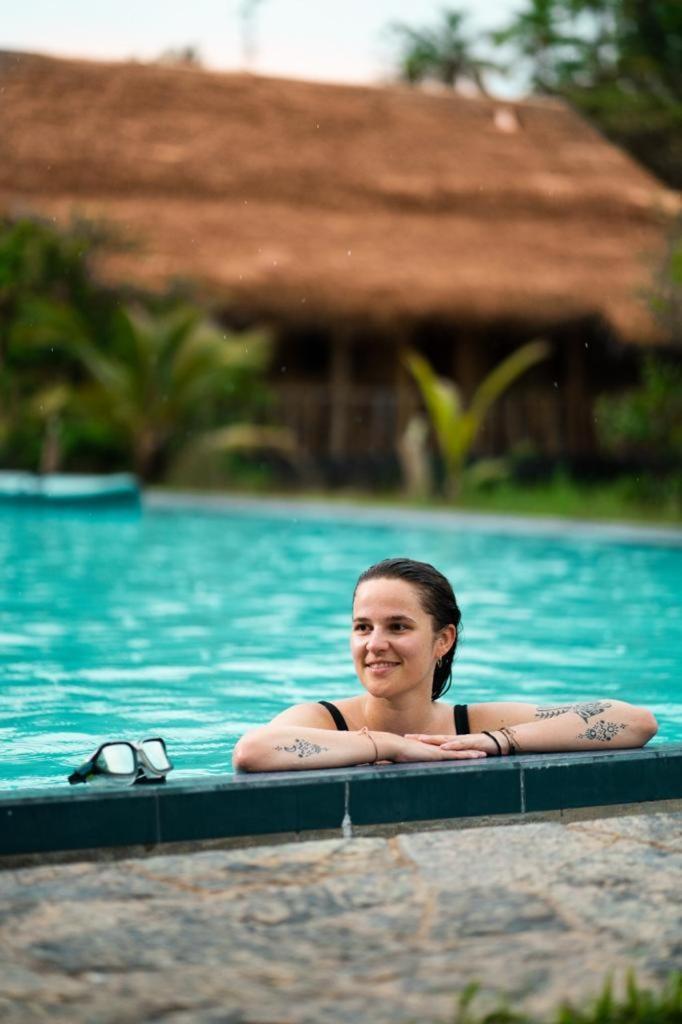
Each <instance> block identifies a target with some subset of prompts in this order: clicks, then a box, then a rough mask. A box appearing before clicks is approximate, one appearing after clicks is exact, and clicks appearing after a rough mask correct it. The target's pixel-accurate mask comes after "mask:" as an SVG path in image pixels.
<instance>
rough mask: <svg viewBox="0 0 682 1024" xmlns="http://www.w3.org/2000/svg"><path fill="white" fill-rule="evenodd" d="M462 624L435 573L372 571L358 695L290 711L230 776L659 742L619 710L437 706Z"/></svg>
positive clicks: (357, 658) (255, 735) (359, 644)
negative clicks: (244, 773) (379, 762)
mask: <svg viewBox="0 0 682 1024" xmlns="http://www.w3.org/2000/svg"><path fill="white" fill-rule="evenodd" d="M460 620H461V615H460V611H459V608H458V606H457V601H456V599H455V595H454V593H453V590H452V587H451V586H450V583H449V581H448V580H447V579H446V577H445V576H443V574H442V573H440V572H438V570H437V569H434V567H433V566H431V565H428V564H427V563H425V562H415V561H412V560H411V559H407V558H391V559H386V560H385V561H383V562H379V563H377V564H376V565H373V566H371V567H370V568H369V569H367V571H366V572H364V573H363V574H362V575H361V576H360V579H359V580H358V582H357V585H356V588H355V594H354V598H353V625H352V633H351V652H352V655H353V662H354V665H355V671H356V673H357V676H358V679H359V680H360V683H361V684H362V687H363V689H364V693H361V694H358V695H356V696H354V697H347V698H345V699H343V700H339V701H337V702H336V703H335V704H330V703H328V702H327V701H319V702H317V703H308V704H298V705H296V706H295V707H292V708H288V709H287V710H286V711H284V712H282V714H280V715H278V716H277V717H276V718H274V719H273V720H272V722H270V723H269V724H268V725H266V726H263V727H261V728H259V729H254V730H253V731H251V732H249V733H247V734H246V735H245V736H243V737H242V738H241V740H240V741H239V743H238V744H237V746H236V748H235V751H234V757H233V760H234V765H235V767H236V768H238V769H241V770H243V771H261V772H262V771H290V770H292V769H299V768H338V767H343V766H348V765H354V764H367V763H376V762H378V761H393V762H404V761H452V760H466V759H472V758H481V757H498V756H507V755H510V754H515V753H534V752H538V753H539V752H548V751H568V750H599V749H606V748H608V749H613V748H616V747H621V748H624V747H642V746H644V744H645V743H647V742H648V741H649V740H650V739H651V737H652V736H654V735H655V734H656V731H657V728H658V727H657V723H656V719H655V718H654V716H653V715H652V714H651V712H650V711H647V710H646V709H645V708H638V707H634V706H633V705H631V704H627V703H626V702H624V701H618V700H591V701H587V702H583V703H568V704H560V705H555V706H550V707H539V706H537V705H535V704H525V703H518V702H507V701H501V702H494V703H492V702H491V703H485V704H471V705H465V704H458V705H455V706H454V708H453V707H452V706H451V705H448V704H444V703H442V702H441V701H440V700H439V698H440V697H441V696H442V694H443V693H444V692H445V691H446V690H447V689H448V688H449V686H450V682H451V673H452V661H453V658H454V654H455V650H456V647H457V640H458V636H459V632H460Z"/></svg>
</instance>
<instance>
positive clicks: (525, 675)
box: [0, 510, 682, 786]
mask: <svg viewBox="0 0 682 1024" xmlns="http://www.w3.org/2000/svg"><path fill="white" fill-rule="evenodd" d="M397 554H409V555H410V556H411V557H414V558H420V559H423V560H425V561H428V562H431V563H433V564H436V565H438V566H439V567H440V568H442V569H443V570H444V571H445V572H446V573H447V574H448V575H449V577H450V578H451V579H452V581H453V584H454V586H455V589H456V591H457V594H458V598H459V601H460V605H461V607H462V611H463V631H462V639H461V644H460V648H459V650H458V655H457V659H456V668H455V678H454V683H453V686H452V689H451V691H450V692H449V694H448V698H447V699H448V700H450V701H452V702H454V701H456V700H463V701H468V702H475V701H482V700H499V699H512V700H514V699H516V700H525V701H534V702H538V703H551V702H557V701H558V702H564V701H567V700H574V699H579V698H583V697H585V698H589V697H594V696H595V695H597V696H610V697H613V698H618V697H621V698H623V699H630V700H633V701H635V702H638V703H642V704H645V705H647V706H650V707H651V708H652V710H654V712H655V714H656V715H657V716H658V717H659V720H660V723H661V733H660V739H661V740H674V739H677V740H680V739H682V693H681V692H680V685H679V679H680V678H681V677H682V672H681V671H680V670H681V668H682V631H681V630H680V618H681V617H682V611H681V606H682V602H680V588H681V585H682V584H681V581H682V552H681V551H680V550H679V549H669V550H667V549H665V548H662V547H645V546H640V547H637V546H633V545H628V546H625V545H618V544H611V543H605V542H595V541H592V540H590V539H589V538H583V537H572V538H565V539H555V538H549V537H541V538H533V537H528V536H519V535H513V536H512V535H510V536H504V535H502V534H499V535H497V534H495V535H493V534H490V533H486V534H483V533H477V532H476V531H475V530H473V529H472V528H470V527H467V528H462V529H458V530H456V531H454V530H452V529H451V528H448V527H446V526H443V527H434V526H430V527H421V526H417V525H404V524H401V525H400V526H399V527H398V526H385V527H384V526H381V524H378V523H373V524H371V525H368V526H366V527H361V526H360V525H358V524H357V523H353V524H349V523H347V522H346V523H344V522H334V521H333V520H332V519H326V520H324V521H319V522H316V521H314V520H302V519H301V520H298V521H297V520H296V517H295V516H292V518H291V520H286V519H274V518H272V517H270V518H268V516H267V514H263V515H262V516H258V515H256V514H254V513H252V512H249V513H247V514H243V515H240V514H236V513H235V514H229V515H224V516H217V515H203V514H201V513H188V512H173V513H170V512H165V513H161V512H157V513H146V514H144V515H142V516H137V515H127V514H124V513H120V514H117V515H113V514H107V515H104V516H101V517H100V516H87V515H86V514H83V513H71V514H68V515H67V514H63V515H55V516H54V517H52V516H49V515H34V514H31V513H30V512H29V511H27V510H24V511H22V513H21V514H16V513H12V512H10V511H8V512H3V513H2V519H1V520H0V564H2V567H3V572H2V574H0V621H1V622H2V633H0V697H1V698H2V700H1V701H0V738H1V739H2V743H1V744H0V776H2V778H3V779H4V783H5V785H9V786H37V785H41V786H42V785H48V784H50V785H62V784H64V779H65V775H66V774H67V773H68V771H69V769H70V768H72V767H73V766H74V765H75V764H78V763H79V762H80V760H82V759H83V757H84V756H85V755H87V754H88V753H90V752H91V750H92V749H94V748H95V747H96V746H97V745H98V744H99V743H100V742H102V740H103V739H107V738H114V737H116V736H119V737H131V738H140V736H142V735H150V734H159V733H160V734H162V735H164V736H165V737H166V738H167V740H168V742H169V745H170V748H171V755H172V757H173V760H174V762H175V764H176V766H177V774H178V775H180V776H186V777H192V776H195V775H198V774H215V773H220V772H225V771H228V770H229V763H230V753H231V749H232V746H233V745H234V743H235V741H236V739H237V738H238V736H239V735H240V734H241V733H242V732H243V731H244V730H245V729H247V728H249V727H252V726H254V725H257V724H260V723H262V722H265V721H267V720H268V719H269V718H271V717H272V716H273V715H275V714H277V713H278V712H279V711H281V710H283V709H284V708H285V707H287V706H288V705H289V704H291V703H296V702H299V701H307V700H317V699H319V698H325V697H326V698H329V699H333V698H335V697H336V698H338V697H340V696H344V695H350V694H352V693H355V692H358V689H357V687H358V684H357V682H356V681H355V679H354V675H353V669H352V665H351V663H350V658H349V652H348V618H349V612H350V598H351V593H352V589H353V586H354V583H355V580H356V578H357V575H358V574H359V573H360V572H361V571H362V570H363V569H364V568H366V567H367V565H369V564H371V563H372V562H376V561H378V560H379V559H381V558H384V557H387V556H390V555H397Z"/></svg>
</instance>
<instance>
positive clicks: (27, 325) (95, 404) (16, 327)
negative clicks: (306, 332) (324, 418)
mask: <svg viewBox="0 0 682 1024" xmlns="http://www.w3.org/2000/svg"><path fill="white" fill-rule="evenodd" d="M105 243H106V237H105V236H103V235H102V234H101V233H100V232H97V231H95V230H93V229H92V228H90V227H88V226H87V225H74V226H72V228H71V229H70V230H68V231H65V232H59V231H56V230H55V229H54V227H53V226H52V225H48V224H45V223H41V222H38V221H32V220H22V221H18V222H16V223H11V222H9V221H6V222H4V223H3V224H0V397H1V398H2V401H3V406H2V410H1V411H0V445H1V446H2V450H3V451H4V458H5V459H6V460H7V461H9V462H10V463H11V464H13V465H19V466H25V467H27V468H33V469H35V468H41V469H42V470H44V471H50V470H55V469H57V468H59V466H60V464H61V463H62V462H66V464H67V465H68V466H72V467H73V466H76V467H77V466H78V465H79V464H80V463H81V462H82V460H83V459H84V458H85V460H86V461H87V460H88V459H90V460H94V463H95V465H94V468H101V467H102V466H106V468H112V465H114V466H116V467H118V466H126V467H128V466H132V468H134V469H135V470H136V472H137V473H139V474H140V475H141V476H142V477H143V478H145V479H150V478H154V477H158V476H160V475H162V474H163V473H165V472H166V471H167V469H168V467H169V466H170V464H171V463H172V462H173V461H174V460H175V459H177V458H178V457H179V456H180V454H181V452H182V449H183V447H185V446H187V445H188V444H189V442H190V441H191V442H192V443H193V444H196V443H197V438H198V437H199V436H201V435H202V434H207V433H208V432H211V431H212V432H214V434H213V439H212V445H213V448H217V447H218V446H219V444H222V446H223V447H224V448H228V447H229V446H230V445H231V444H232V445H233V446H237V447H238V448H239V449H244V448H245V447H248V441H249V438H250V440H251V442H252V443H253V444H255V445H257V446H259V447H262V446H263V445H267V446H275V447H277V446H278V444H279V445H284V446H285V447H286V446H288V445H290V439H289V438H286V439H282V438H278V437H277V436H276V434H275V433H274V432H273V430H272V428H270V430H269V432H268V433H267V434H263V432H262V429H261V433H260V434H257V433H256V432H254V431H255V428H252V427H250V426H249V425H248V424H245V423H242V424H240V432H239V433H238V435H234V436H232V437H230V436H229V435H227V434H225V433H224V432H223V434H222V435H221V436H220V437H218V436H217V435H215V431H216V430H217V429H218V428H222V429H223V431H224V428H226V427H227V426H228V425H232V426H234V427H235V428H236V426H237V424H238V421H239V420H248V421H251V419H252V418H253V417H254V416H260V415H262V414H263V412H264V410H265V406H266V404H267V393H266V392H265V389H264V386H263V384H262V377H263V372H264V370H265V366H266V362H267V359H268V353H269V339H268V337H267V335H266V334H265V333H264V332H262V331H250V332H245V333H240V334H233V333H230V332H227V331H224V330H222V329H221V328H220V327H218V326H217V325H216V324H214V323H212V322H211V321H210V320H209V319H208V318H207V316H206V314H205V313H204V312H203V311H202V310H201V309H199V308H198V307H196V306H191V305H189V304H188V303H187V302H182V301H179V300H178V299H171V298H167V299H159V298H158V297H157V298H152V297H151V296H149V297H146V296H140V295H138V296H137V297H136V298H134V297H133V296H132V295H131V294H130V293H128V294H126V293H125V292H123V291H118V292H115V291H113V290H109V289H105V288H103V287H102V286H101V285H99V284H97V283H96V281H95V279H94V277H93V275H92V273H91V268H90V263H91V260H92V257H93V254H94V252H95V250H96V249H97V248H98V247H99V246H101V245H102V244H105ZM249 430H251V434H249V433H248V431H249Z"/></svg>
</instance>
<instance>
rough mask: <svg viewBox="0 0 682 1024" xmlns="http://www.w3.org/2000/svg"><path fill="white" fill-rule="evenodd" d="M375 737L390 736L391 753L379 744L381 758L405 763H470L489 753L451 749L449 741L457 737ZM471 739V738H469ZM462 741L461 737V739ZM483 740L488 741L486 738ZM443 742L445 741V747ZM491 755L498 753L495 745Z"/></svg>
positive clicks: (478, 750) (476, 748)
mask: <svg viewBox="0 0 682 1024" xmlns="http://www.w3.org/2000/svg"><path fill="white" fill-rule="evenodd" d="M374 735H375V736H382V737H384V736H386V737H388V736H390V739H389V740H388V746H389V751H387V753H386V754H384V751H383V743H381V742H379V750H380V753H381V756H383V757H388V758H389V759H390V760H391V761H395V762H397V763H405V762H407V761H468V760H475V759H476V758H479V757H486V755H487V754H488V753H489V751H488V750H487V749H486V748H485V747H484V746H480V747H475V746H469V747H466V746H464V747H460V746H457V747H450V746H449V745H448V742H447V741H449V740H456V741H457V740H458V737H456V736H426V735H419V736H417V735H408V736H395V735H391V734H389V733H375V734H374ZM467 738H468V739H470V738H471V737H467ZM460 739H461V737H460ZM483 739H484V740H485V739H487V737H486V736H484V737H483ZM442 741H445V745H443V743H442ZM490 745H491V746H492V747H493V750H492V751H490V752H491V753H496V751H495V749H494V748H495V744H494V743H492V742H491V743H490Z"/></svg>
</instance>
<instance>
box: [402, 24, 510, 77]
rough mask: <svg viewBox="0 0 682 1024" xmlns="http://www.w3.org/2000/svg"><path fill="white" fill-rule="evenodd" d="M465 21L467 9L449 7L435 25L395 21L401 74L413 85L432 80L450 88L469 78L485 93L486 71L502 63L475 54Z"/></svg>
mask: <svg viewBox="0 0 682 1024" xmlns="http://www.w3.org/2000/svg"><path fill="white" fill-rule="evenodd" d="M465 22H466V14H465V13H464V12H463V11H457V10H452V9H449V10H445V11H443V14H442V20H441V23H440V24H439V25H436V26H435V27H434V28H412V27H411V26H410V25H405V24H403V23H402V22H397V23H394V24H393V25H392V26H391V31H392V33H393V35H394V36H396V37H397V38H398V40H399V42H400V45H401V52H400V55H399V58H398V65H399V73H400V77H401V78H402V79H403V80H404V81H406V82H409V83H410V84H411V85H415V84H417V83H420V82H424V81H429V80H431V81H436V82H440V83H441V84H442V85H446V86H448V87H449V88H455V86H456V85H457V84H458V83H459V82H460V81H469V82H473V83H474V85H475V86H476V87H477V88H478V89H479V91H480V92H483V93H485V91H486V90H485V85H484V80H483V76H484V73H485V72H486V71H495V70H498V66H497V65H496V64H495V63H493V62H492V61H488V60H484V59H483V58H481V57H478V56H476V55H475V54H474V53H473V48H472V47H473V44H472V41H471V40H470V39H469V37H468V36H467V35H466V34H465V32H464V24H465Z"/></svg>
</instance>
